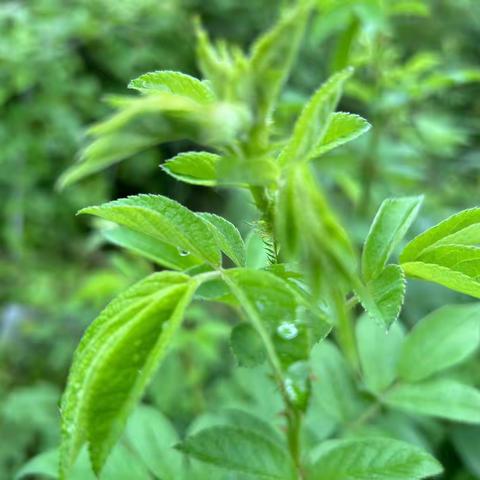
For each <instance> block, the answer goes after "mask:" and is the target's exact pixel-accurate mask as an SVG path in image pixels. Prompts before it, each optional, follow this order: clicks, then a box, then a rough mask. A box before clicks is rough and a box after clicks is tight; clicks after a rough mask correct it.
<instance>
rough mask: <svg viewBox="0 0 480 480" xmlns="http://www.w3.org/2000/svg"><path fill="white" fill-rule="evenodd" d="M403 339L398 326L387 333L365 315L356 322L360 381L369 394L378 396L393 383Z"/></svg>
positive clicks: (401, 329)
mask: <svg viewBox="0 0 480 480" xmlns="http://www.w3.org/2000/svg"><path fill="white" fill-rule="evenodd" d="M404 336H405V335H404V332H403V328H402V327H401V325H400V324H399V323H396V324H395V325H392V328H391V329H390V330H389V331H388V333H387V332H385V329H384V328H381V327H380V326H379V325H378V323H377V322H374V321H372V319H371V318H369V317H368V315H363V316H362V317H361V318H360V320H359V321H358V323H357V326H356V337H357V343H358V353H359V356H360V364H361V367H362V373H363V379H364V381H365V384H366V386H367V387H368V389H369V390H370V391H372V392H374V393H377V394H380V393H381V392H382V391H384V390H385V389H386V388H388V387H389V386H390V385H391V384H392V383H393V382H394V381H395V378H396V375H397V363H398V359H399V357H400V352H401V348H402V342H403V339H404Z"/></svg>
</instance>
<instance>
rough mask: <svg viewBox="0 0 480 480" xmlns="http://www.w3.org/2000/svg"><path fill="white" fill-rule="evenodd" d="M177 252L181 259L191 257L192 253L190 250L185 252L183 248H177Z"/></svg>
mask: <svg viewBox="0 0 480 480" xmlns="http://www.w3.org/2000/svg"><path fill="white" fill-rule="evenodd" d="M177 250H178V254H179V255H180V256H181V257H187V256H188V255H190V252H189V251H188V250H184V249H183V248H180V247H177Z"/></svg>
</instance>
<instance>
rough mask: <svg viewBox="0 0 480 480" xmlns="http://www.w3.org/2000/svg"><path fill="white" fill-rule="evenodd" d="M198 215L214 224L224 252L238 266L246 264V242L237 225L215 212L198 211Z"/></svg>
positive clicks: (216, 236)
mask: <svg viewBox="0 0 480 480" xmlns="http://www.w3.org/2000/svg"><path fill="white" fill-rule="evenodd" d="M197 215H198V216H199V217H200V218H203V219H204V220H205V221H207V222H208V223H209V224H211V225H212V226H213V228H214V230H215V239H216V241H217V244H218V247H219V248H220V249H221V250H222V252H223V253H224V254H225V255H227V257H229V258H230V259H231V260H232V261H233V262H234V263H235V265H236V266H237V267H243V266H245V255H246V253H245V243H244V242H243V238H242V236H241V235H240V232H239V231H238V230H237V228H236V227H235V225H233V224H232V223H230V222H229V221H228V220H226V219H225V218H223V217H220V216H218V215H215V214H213V213H198V214H197Z"/></svg>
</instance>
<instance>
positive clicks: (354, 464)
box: [309, 438, 442, 480]
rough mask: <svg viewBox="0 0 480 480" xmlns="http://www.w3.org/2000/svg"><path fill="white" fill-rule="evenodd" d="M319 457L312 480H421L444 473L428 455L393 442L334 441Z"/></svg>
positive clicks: (390, 440) (377, 439)
mask: <svg viewBox="0 0 480 480" xmlns="http://www.w3.org/2000/svg"><path fill="white" fill-rule="evenodd" d="M316 457H317V458H316V461H315V463H314V465H313V466H312V467H311V472H312V473H311V477H309V478H311V479H312V480H366V479H369V480H373V479H375V480H418V479H422V478H426V477H431V476H434V475H438V474H439V473H441V472H442V467H441V465H440V464H439V463H438V462H437V461H436V460H435V459H434V458H433V457H432V456H431V455H429V454H428V453H426V452H424V451H423V450H421V449H419V448H418V447H414V446H412V445H410V444H408V443H404V442H400V441H398V440H393V439H390V438H365V439H362V438H358V439H349V440H331V441H328V442H325V443H323V444H322V445H321V446H320V448H319V449H318V450H317V452H316Z"/></svg>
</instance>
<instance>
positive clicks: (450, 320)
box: [398, 303, 480, 382]
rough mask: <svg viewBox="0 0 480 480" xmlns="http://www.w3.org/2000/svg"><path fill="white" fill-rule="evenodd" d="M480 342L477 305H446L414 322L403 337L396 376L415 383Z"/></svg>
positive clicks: (468, 352)
mask: <svg viewBox="0 0 480 480" xmlns="http://www.w3.org/2000/svg"><path fill="white" fill-rule="evenodd" d="M479 343H480V304H478V303H474V304H470V305H448V306H445V307H442V308H439V309H438V310H435V311H434V312H432V313H431V314H430V315H427V316H426V317H425V318H424V319H422V320H420V322H418V323H417V324H416V325H415V327H414V329H413V330H412V331H411V332H410V334H409V335H408V336H407V338H406V340H405V343H404V344H403V348H402V355H401V357H400V363H399V366H398V372H399V374H400V377H401V378H403V379H404V380H407V381H411V382H416V381H418V380H424V379H425V378H427V377H429V376H431V375H433V374H434V373H437V372H440V371H441V370H445V369H446V368H449V367H452V366H453V365H456V364H457V363H459V362H461V361H462V360H464V359H465V358H467V357H468V356H469V355H471V354H472V353H473V352H474V351H475V350H476V349H477V347H478V344H479Z"/></svg>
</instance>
